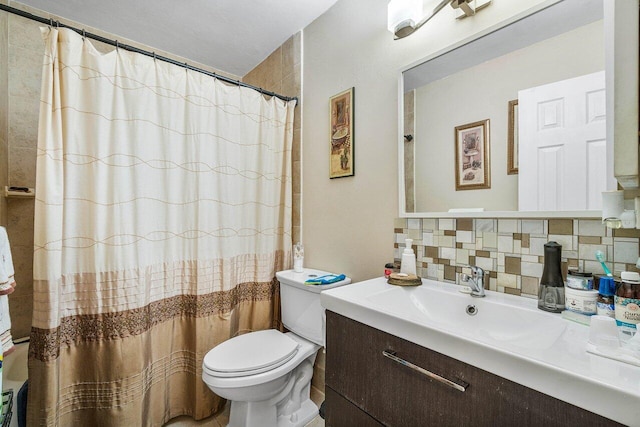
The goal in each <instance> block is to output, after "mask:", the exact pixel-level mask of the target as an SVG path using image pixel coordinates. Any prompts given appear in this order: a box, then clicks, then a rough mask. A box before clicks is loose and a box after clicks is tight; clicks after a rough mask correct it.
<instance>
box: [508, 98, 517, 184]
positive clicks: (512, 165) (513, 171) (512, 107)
mask: <svg viewBox="0 0 640 427" xmlns="http://www.w3.org/2000/svg"><path fill="white" fill-rule="evenodd" d="M517 174H518V100H517V99H514V100H513V101H509V126H508V129H507V175H517Z"/></svg>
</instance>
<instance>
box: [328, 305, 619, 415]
mask: <svg viewBox="0 0 640 427" xmlns="http://www.w3.org/2000/svg"><path fill="white" fill-rule="evenodd" d="M326 313H327V343H326V344H327V361H326V378H325V384H326V403H325V408H326V418H325V422H326V425H327V427H352V426H358V427H359V426H363V427H368V426H383V425H384V426H391V427H394V426H395V427H411V426H545V427H546V426H563V427H566V426H581V427H585V426H614V425H620V424H618V423H616V422H614V421H612V420H609V419H606V418H603V417H601V416H599V415H596V414H594V413H592V412H589V411H586V410H584V409H581V408H578V407H576V406H573V405H570V404H568V403H566V402H563V401H561V400H558V399H555V398H553V397H551V396H548V395H546V394H543V393H540V392H538V391H535V390H533V389H530V388H527V387H524V386H522V385H520V384H517V383H515V382H512V381H509V380H507V379H505V378H502V377H499V376H497V375H494V374H492V373H489V372H487V371H484V370H482V369H479V368H476V367H474V366H471V365H468V364H466V363H463V362H460V361H458V360H455V359H453V358H450V357H448V356H445V355H443V354H440V353H437V352H435V351H432V350H429V349H428V348H424V347H422V346H419V345H416V344H414V343H411V342H409V341H406V340H404V339H402V338H398V337H395V336H393V335H390V334H387V333H385V332H382V331H380V330H377V329H374V328H372V327H369V326H367V325H364V324H362V323H359V322H356V321H354V320H351V319H349V318H346V317H344V316H341V315H339V314H336V313H334V312H331V311H329V310H327V312H326ZM383 351H386V352H387V354H388V355H389V356H391V358H390V357H388V356H385V355H384V354H383ZM393 357H397V358H400V359H403V360H405V361H407V362H409V363H411V364H413V365H415V366H418V367H419V368H418V370H415V369H413V368H411V367H408V366H406V365H403V364H402V363H399V362H398V361H396V360H393V359H392V358H393ZM420 369H423V370H426V371H430V372H433V373H434V374H437V375H439V376H441V377H443V378H446V379H448V380H450V381H452V384H444V383H442V382H440V381H438V380H436V379H431V378H429V377H428V376H427V374H426V373H424V372H419V370H420ZM454 387H455V388H454ZM461 389H464V391H461Z"/></svg>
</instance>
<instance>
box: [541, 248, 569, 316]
mask: <svg viewBox="0 0 640 427" xmlns="http://www.w3.org/2000/svg"><path fill="white" fill-rule="evenodd" d="M561 254H562V245H560V244H558V243H557V242H549V243H546V244H545V245H544V268H543V270H542V277H541V278H540V287H539V289H538V308H539V309H540V310H545V311H550V312H552V313H561V312H562V311H563V310H564V309H565V299H564V280H563V279H562V270H561V267H560V261H561Z"/></svg>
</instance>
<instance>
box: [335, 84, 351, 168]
mask: <svg viewBox="0 0 640 427" xmlns="http://www.w3.org/2000/svg"><path fill="white" fill-rule="evenodd" d="M353 92H354V88H349V89H347V90H345V91H342V92H340V93H339V94H337V95H334V96H332V97H331V98H329V178H331V179H333V178H344V177H346V176H353V175H354V173H355V171H354V161H353V145H354V138H353Z"/></svg>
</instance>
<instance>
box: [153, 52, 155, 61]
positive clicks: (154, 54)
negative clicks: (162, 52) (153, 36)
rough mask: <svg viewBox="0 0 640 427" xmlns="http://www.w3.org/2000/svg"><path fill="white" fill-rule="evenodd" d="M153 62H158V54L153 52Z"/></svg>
mask: <svg viewBox="0 0 640 427" xmlns="http://www.w3.org/2000/svg"><path fill="white" fill-rule="evenodd" d="M153 60H154V61H155V60H156V53H155V52H153Z"/></svg>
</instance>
